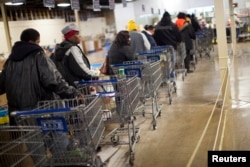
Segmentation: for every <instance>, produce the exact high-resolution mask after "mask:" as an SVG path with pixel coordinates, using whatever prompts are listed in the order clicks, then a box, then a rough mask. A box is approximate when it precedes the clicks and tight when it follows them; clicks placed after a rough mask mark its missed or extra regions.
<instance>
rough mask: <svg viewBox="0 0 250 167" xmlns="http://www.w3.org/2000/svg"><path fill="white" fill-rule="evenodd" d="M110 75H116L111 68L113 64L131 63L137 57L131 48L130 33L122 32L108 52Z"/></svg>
mask: <svg viewBox="0 0 250 167" xmlns="http://www.w3.org/2000/svg"><path fill="white" fill-rule="evenodd" d="M108 59H109V74H110V75H112V74H114V73H113V71H112V69H111V68H110V67H111V65H113V64H122V63H123V62H124V61H131V60H134V59H135V56H134V54H133V52H132V49H131V47H130V35H129V32H128V31H125V30H124V31H120V32H119V33H118V34H117V35H116V37H115V40H114V42H113V43H112V45H111V47H110V49H109V51H108Z"/></svg>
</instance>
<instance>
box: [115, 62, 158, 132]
mask: <svg viewBox="0 0 250 167" xmlns="http://www.w3.org/2000/svg"><path fill="white" fill-rule="evenodd" d="M111 68H112V70H113V72H114V73H115V74H117V75H119V70H124V73H125V75H126V77H127V78H130V77H134V76H137V77H139V78H140V79H141V80H140V81H141V87H142V89H141V93H140V96H141V97H142V102H143V108H142V115H143V116H145V114H146V112H145V107H146V106H148V105H146V100H147V99H148V98H151V101H152V102H151V105H149V106H151V108H152V110H151V112H150V113H149V114H152V117H153V121H152V124H153V129H154V130H155V129H156V118H157V117H158V116H160V115H161V107H162V105H161V104H157V96H156V93H157V90H158V89H159V87H160V86H161V84H162V72H161V66H160V61H156V62H148V61H145V62H142V61H125V62H124V64H114V65H112V66H111Z"/></svg>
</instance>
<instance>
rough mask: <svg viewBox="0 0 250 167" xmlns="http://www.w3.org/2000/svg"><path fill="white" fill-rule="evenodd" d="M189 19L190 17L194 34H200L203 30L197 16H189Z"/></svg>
mask: <svg viewBox="0 0 250 167" xmlns="http://www.w3.org/2000/svg"><path fill="white" fill-rule="evenodd" d="M187 17H189V18H190V20H191V24H192V27H193V29H194V32H195V33H196V32H199V31H200V30H201V26H200V24H199V22H198V19H197V17H196V16H195V14H191V15H187Z"/></svg>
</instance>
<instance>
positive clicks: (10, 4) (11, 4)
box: [5, 2, 23, 6]
mask: <svg viewBox="0 0 250 167" xmlns="http://www.w3.org/2000/svg"><path fill="white" fill-rule="evenodd" d="M5 5H7V6H19V5H23V2H16V3H13V2H6V3H5Z"/></svg>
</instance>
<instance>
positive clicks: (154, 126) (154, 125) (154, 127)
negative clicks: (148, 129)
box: [153, 121, 157, 130]
mask: <svg viewBox="0 0 250 167" xmlns="http://www.w3.org/2000/svg"><path fill="white" fill-rule="evenodd" d="M156 128H157V127H156V121H153V130H156Z"/></svg>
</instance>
